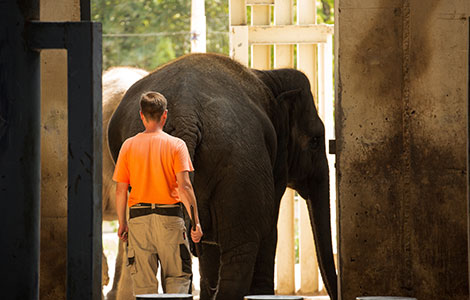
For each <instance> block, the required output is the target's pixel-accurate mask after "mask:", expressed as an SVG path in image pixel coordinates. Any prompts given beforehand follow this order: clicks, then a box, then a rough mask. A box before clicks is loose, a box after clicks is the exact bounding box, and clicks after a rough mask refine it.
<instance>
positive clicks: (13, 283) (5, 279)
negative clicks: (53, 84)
mask: <svg viewBox="0 0 470 300" xmlns="http://www.w3.org/2000/svg"><path fill="white" fill-rule="evenodd" d="M38 18H39V0H32V1H15V0H6V1H5V0H3V1H0V200H1V201H2V203H3V206H4V213H3V214H2V217H1V218H0V220H1V221H0V236H1V239H2V243H1V244H2V246H1V250H0V257H1V258H2V266H1V274H2V275H1V281H0V282H1V284H0V286H1V288H0V290H1V291H2V292H1V296H0V298H2V299H38V298H39V220H40V94H39V91H40V60H39V53H38V52H36V51H32V50H31V49H28V48H27V47H24V44H25V40H24V35H23V33H24V29H25V22H27V21H29V20H33V19H38Z"/></svg>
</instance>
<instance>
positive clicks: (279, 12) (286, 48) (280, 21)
mask: <svg viewBox="0 0 470 300" xmlns="http://www.w3.org/2000/svg"><path fill="white" fill-rule="evenodd" d="M292 20H293V18H292V0H277V1H275V3H274V24H275V25H292ZM292 67H294V46H293V45H275V47H274V68H292Z"/></svg>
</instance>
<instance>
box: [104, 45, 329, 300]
mask: <svg viewBox="0 0 470 300" xmlns="http://www.w3.org/2000/svg"><path fill="white" fill-rule="evenodd" d="M151 90H152V91H157V92H160V93H162V94H163V95H165V96H166V98H167V99H168V121H167V123H166V125H165V128H164V130H165V131H166V132H168V133H169V134H172V135H174V136H177V137H180V138H182V139H183V140H184V141H185V142H186V144H187V146H188V149H189V152H190V155H191V158H192V160H193V163H194V167H195V170H196V171H195V173H194V178H193V183H194V189H195V192H196V197H197V199H198V205H199V214H200V219H201V223H202V228H203V231H204V234H205V235H204V241H203V243H202V250H203V251H202V253H203V254H202V256H201V257H200V258H199V263H200V274H201V299H202V300H204V299H221V300H231V299H235V300H241V299H243V296H244V295H247V294H273V293H274V257H275V250H276V242H277V218H278V213H279V205H280V200H281V197H282V195H283V193H284V191H285V189H286V187H287V186H288V187H291V188H293V189H295V190H297V192H299V194H300V195H301V196H302V197H303V198H305V199H308V200H307V206H308V208H309V215H310V218H311V224H312V229H313V232H314V237H315V241H316V248H317V254H318V261H319V266H320V270H321V273H322V277H323V279H324V282H325V286H326V287H327V290H328V292H329V294H330V296H331V298H332V299H335V300H336V299H337V287H336V285H337V279H336V271H335V267H334V262H333V253H332V243H331V228H330V212H329V186H328V164H327V161H326V153H325V137H324V126H323V123H322V122H321V120H320V119H319V117H318V114H317V111H316V108H315V105H314V102H313V97H312V94H311V92H310V84H309V81H308V79H307V78H306V76H305V75H304V74H302V73H301V72H299V71H296V70H293V69H280V70H273V71H257V70H249V69H247V68H245V67H243V66H242V65H240V64H239V63H237V62H235V61H233V60H231V59H229V58H227V57H225V56H222V55H217V54H191V55H187V56H184V57H182V58H180V59H177V60H175V61H173V62H170V63H169V64H166V65H164V66H163V67H161V68H159V69H157V70H156V71H154V72H153V73H151V74H149V75H148V76H146V77H144V78H142V79H141V80H139V81H138V82H136V83H135V84H134V85H133V86H132V87H131V88H129V90H128V91H127V93H126V95H125V96H124V98H123V100H122V101H121V103H120V104H119V106H118V108H117V109H116V111H115V112H114V114H113V116H112V118H111V121H110V123H109V132H108V134H109V146H110V151H111V154H112V156H113V159H116V158H117V156H118V153H119V149H120V147H121V145H122V143H123V142H124V140H125V139H127V138H128V137H131V136H133V135H135V134H136V133H138V132H140V131H142V130H143V127H142V124H141V121H140V118H139V100H140V96H141V95H142V93H144V92H146V91H151ZM312 284H313V283H312Z"/></svg>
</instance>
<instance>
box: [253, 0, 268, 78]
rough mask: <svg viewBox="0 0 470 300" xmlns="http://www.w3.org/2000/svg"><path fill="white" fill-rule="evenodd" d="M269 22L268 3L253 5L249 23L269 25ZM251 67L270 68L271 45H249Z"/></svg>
mask: <svg viewBox="0 0 470 300" xmlns="http://www.w3.org/2000/svg"><path fill="white" fill-rule="evenodd" d="M270 22H271V13H270V7H269V6H268V5H253V7H252V10H251V24H252V25H269V24H270ZM251 67H252V68H255V69H260V70H269V69H271V46H269V45H252V46H251Z"/></svg>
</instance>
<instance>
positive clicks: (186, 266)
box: [180, 244, 193, 274]
mask: <svg viewBox="0 0 470 300" xmlns="http://www.w3.org/2000/svg"><path fill="white" fill-rule="evenodd" d="M180 256H181V262H182V265H183V272H184V273H189V274H192V272H193V271H192V268H191V255H190V254H189V251H188V248H187V247H186V245H185V244H180Z"/></svg>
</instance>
